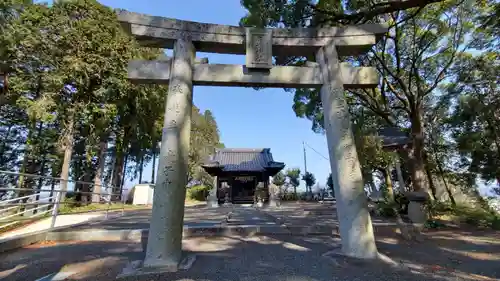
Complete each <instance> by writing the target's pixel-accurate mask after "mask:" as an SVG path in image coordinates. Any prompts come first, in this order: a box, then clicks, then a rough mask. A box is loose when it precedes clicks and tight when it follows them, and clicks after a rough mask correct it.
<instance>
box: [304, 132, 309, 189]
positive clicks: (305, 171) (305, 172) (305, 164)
mask: <svg viewBox="0 0 500 281" xmlns="http://www.w3.org/2000/svg"><path fill="white" fill-rule="evenodd" d="M302 149H303V150H304V176H305V175H307V157H306V144H305V142H304V141H303V142H302ZM306 194H309V187H308V186H307V182H306Z"/></svg>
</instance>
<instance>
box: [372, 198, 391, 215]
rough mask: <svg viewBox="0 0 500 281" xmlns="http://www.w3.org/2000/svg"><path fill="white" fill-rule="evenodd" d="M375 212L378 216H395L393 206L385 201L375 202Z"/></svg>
mask: <svg viewBox="0 0 500 281" xmlns="http://www.w3.org/2000/svg"><path fill="white" fill-rule="evenodd" d="M375 212H376V213H377V214H378V215H379V216H383V217H395V216H396V212H395V208H394V206H393V205H392V204H390V203H389V202H386V201H380V202H377V203H376V208H375Z"/></svg>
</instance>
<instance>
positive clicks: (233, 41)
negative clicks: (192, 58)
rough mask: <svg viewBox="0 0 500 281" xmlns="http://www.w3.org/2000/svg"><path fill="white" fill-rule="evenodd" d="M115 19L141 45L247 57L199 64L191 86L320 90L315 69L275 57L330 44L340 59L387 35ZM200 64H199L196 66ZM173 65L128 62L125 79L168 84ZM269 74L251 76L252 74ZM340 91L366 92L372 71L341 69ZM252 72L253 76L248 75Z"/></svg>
mask: <svg viewBox="0 0 500 281" xmlns="http://www.w3.org/2000/svg"><path fill="white" fill-rule="evenodd" d="M118 19H119V21H120V22H121V23H122V25H123V26H124V27H125V28H126V30H128V31H129V32H130V33H131V34H132V35H134V36H135V37H136V39H137V40H138V41H139V43H140V44H141V45H143V46H148V47H158V48H173V45H174V42H175V41H176V40H178V39H181V38H189V40H190V41H191V42H193V44H194V46H195V48H196V50H197V51H201V52H214V53H225V54H246V64H245V65H244V66H242V65H227V64H208V63H207V61H206V60H205V61H204V62H201V63H197V65H196V66H195V68H194V75H193V84H194V85H212V86H253V87H256V86H259V87H290V88H291V87H295V88H300V87H307V88H312V87H321V85H322V84H323V81H322V79H321V75H320V69H319V66H318V65H317V64H314V63H310V64H308V65H306V66H301V67H294V66H286V67H283V66H273V64H272V56H273V53H274V54H277V53H279V54H280V55H285V56H291V55H297V56H309V55H311V54H312V55H314V54H316V53H317V51H318V50H319V48H321V47H323V46H325V45H327V44H333V45H335V46H336V49H337V53H338V55H339V56H343V55H344V56H345V55H359V54H361V53H362V52H365V51H367V50H368V48H369V47H371V46H372V45H373V44H375V43H376V42H377V40H378V39H379V38H380V37H381V36H382V35H383V34H384V33H386V32H387V28H386V27H385V26H384V25H381V24H365V25H358V26H345V27H330V28H319V29H314V28H273V29H259V28H245V27H238V26H229V25H219V24H208V23H199V22H192V21H183V20H176V19H169V18H164V17H157V16H149V15H144V14H138V13H132V12H128V11H124V10H122V11H119V12H118ZM198 62H199V61H198ZM170 66H171V60H157V61H143V60H140V61H132V62H131V63H130V65H129V78H130V79H131V80H132V81H134V82H136V83H160V84H164V83H168V82H169V79H170ZM255 69H257V70H267V72H266V71H265V72H262V71H252V70H255ZM341 70H342V71H341V76H342V82H343V85H344V88H346V89H347V88H367V87H374V86H376V85H377V84H378V75H377V72H376V70H375V69H374V68H371V67H352V66H350V65H347V64H342V65H341ZM250 72H252V75H248V74H249V73H250Z"/></svg>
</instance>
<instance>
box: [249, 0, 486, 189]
mask: <svg viewBox="0 0 500 281" xmlns="http://www.w3.org/2000/svg"><path fill="white" fill-rule="evenodd" d="M250 2H252V1H245V2H244V6H245V7H247V8H248V10H249V14H248V15H247V16H246V17H245V18H243V19H242V23H243V24H247V25H257V26H263V25H264V26H278V25H284V26H286V27H298V26H317V25H318V24H317V23H316V22H317V21H316V20H315V17H317V16H321V14H320V15H317V14H312V15H310V14H307V9H309V8H301V7H302V6H301V4H304V3H303V1H297V2H295V1H294V2H288V1H285V3H286V4H283V5H285V6H286V8H283V7H281V6H272V5H270V6H268V5H260V6H259V5H250ZM257 2H259V3H261V2H260V1H257ZM245 3H246V4H248V5H245ZM252 3H253V4H255V3H254V2H252ZM317 3H318V4H317V5H321V4H324V5H326V4H327V3H331V2H329V1H319V2H317ZM427 3H428V2H426V3H422V4H423V6H421V7H419V8H413V9H403V10H399V11H391V12H389V13H385V12H384V13H382V14H383V15H382V14H379V15H377V16H373V17H371V18H370V19H369V20H371V21H372V22H379V21H382V20H384V21H386V22H387V23H388V25H389V26H390V31H389V34H388V36H385V37H384V38H383V39H382V40H381V42H380V43H379V44H377V45H376V46H374V47H373V48H372V50H371V51H370V52H369V53H368V54H367V55H365V56H360V57H357V58H349V59H348V60H349V61H351V62H353V63H356V64H359V65H365V66H374V67H376V68H377V69H378V71H379V73H380V74H381V77H382V81H381V83H380V84H379V86H378V88H376V89H373V90H367V89H362V90H352V91H348V92H346V96H347V99H348V101H349V103H350V105H351V106H356V105H360V106H363V107H365V108H367V109H369V110H371V111H372V112H373V113H375V114H377V115H378V116H379V117H380V118H382V119H383V120H384V121H385V123H386V125H388V126H394V127H402V128H405V129H408V130H409V131H410V132H411V136H412V141H413V146H412V149H411V150H410V151H409V154H408V155H407V158H408V160H409V164H410V168H411V169H410V170H411V178H412V183H413V188H414V189H415V190H427V189H428V185H427V182H426V179H425V159H426V157H425V154H426V151H425V136H426V132H425V127H424V120H425V117H426V114H427V113H428V111H426V110H428V109H430V108H432V107H431V105H432V103H433V96H434V95H435V94H436V92H437V91H438V89H439V88H440V87H441V86H443V85H444V83H445V80H446V79H447V78H449V77H450V76H451V73H450V69H451V67H452V66H453V64H454V62H455V61H456V59H457V58H458V57H460V56H461V55H462V54H463V53H464V51H465V50H466V49H467V48H468V46H469V44H470V43H471V42H470V41H467V40H466V39H467V38H468V36H469V35H471V32H472V31H473V28H474V25H473V23H472V22H471V19H472V18H473V16H474V14H475V13H476V12H477V9H479V7H476V6H474V5H475V2H474V1H445V2H439V3H436V4H433V5H431V6H428V7H424V6H425V4H427ZM362 4H367V3H364V2H348V3H347V5H345V6H346V7H348V11H346V10H343V11H342V8H341V7H340V6H335V5H333V4H332V5H330V6H328V7H329V8H330V9H331V10H332V13H343V14H347V13H348V12H350V11H352V8H351V7H360V6H359V5H362ZM306 6H310V5H306ZM304 7H305V6H304ZM354 10H355V9H354ZM257 11H259V13H257ZM290 11H295V13H292V12H290ZM257 14H258V15H259V16H257ZM256 19H260V20H256ZM365 19H366V18H365ZM338 22H339V21H338V20H333V21H331V22H330V23H338ZM357 22H358V21H354V23H357ZM343 23H345V22H343ZM349 23H353V21H349ZM328 24H329V23H328ZM311 59H314V58H279V57H276V62H277V63H278V64H296V63H303V61H304V60H311ZM293 109H294V111H295V113H296V115H297V116H299V117H304V118H308V119H310V120H311V121H312V122H313V130H314V131H317V132H321V131H322V130H323V111H322V105H321V99H320V95H319V91H318V90H317V89H298V90H296V91H295V97H294V105H293Z"/></svg>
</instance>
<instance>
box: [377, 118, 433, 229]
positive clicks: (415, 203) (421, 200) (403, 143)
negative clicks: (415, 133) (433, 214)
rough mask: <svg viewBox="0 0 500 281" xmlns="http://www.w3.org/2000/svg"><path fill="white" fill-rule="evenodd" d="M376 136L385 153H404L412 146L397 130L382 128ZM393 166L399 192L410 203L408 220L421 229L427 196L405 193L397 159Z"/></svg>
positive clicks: (424, 217)
mask: <svg viewBox="0 0 500 281" xmlns="http://www.w3.org/2000/svg"><path fill="white" fill-rule="evenodd" d="M378 134H379V136H380V138H381V139H382V148H383V149H384V150H386V151H393V152H398V151H404V150H407V149H409V148H410V147H411V145H412V143H411V139H410V137H409V136H408V135H407V134H406V133H405V132H403V131H401V130H399V129H398V128H392V127H388V128H384V129H381V130H379V132H378ZM394 164H395V166H396V173H397V176H398V182H399V186H400V188H401V189H402V190H401V191H402V192H404V194H405V195H406V198H408V200H409V201H410V203H409V204H408V218H409V219H410V220H411V221H412V223H413V225H414V226H415V227H417V228H419V229H421V228H423V225H424V224H425V222H426V220H427V213H426V212H425V209H424V206H425V203H426V202H427V201H428V200H429V194H428V193H427V192H425V191H412V192H409V191H407V190H406V188H405V183H404V179H403V173H402V171H401V163H400V161H399V159H397V160H396V161H395V163H394Z"/></svg>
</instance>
